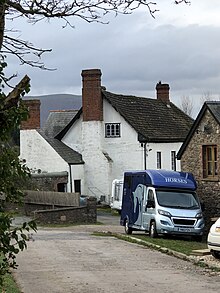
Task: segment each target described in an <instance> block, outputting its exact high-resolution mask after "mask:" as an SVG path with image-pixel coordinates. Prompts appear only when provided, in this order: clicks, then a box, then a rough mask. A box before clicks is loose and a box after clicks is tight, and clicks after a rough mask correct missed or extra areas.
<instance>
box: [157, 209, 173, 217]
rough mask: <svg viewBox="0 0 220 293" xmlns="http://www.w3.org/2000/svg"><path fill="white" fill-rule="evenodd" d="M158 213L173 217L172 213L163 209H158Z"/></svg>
mask: <svg viewBox="0 0 220 293" xmlns="http://www.w3.org/2000/svg"><path fill="white" fill-rule="evenodd" d="M158 213H159V214H160V215H162V216H165V217H169V218H171V214H170V213H169V212H167V211H163V210H158Z"/></svg>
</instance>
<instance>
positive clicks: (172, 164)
mask: <svg viewBox="0 0 220 293" xmlns="http://www.w3.org/2000/svg"><path fill="white" fill-rule="evenodd" d="M171 169H172V170H173V171H176V152H175V151H171Z"/></svg>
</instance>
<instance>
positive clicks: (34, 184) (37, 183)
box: [25, 172, 68, 191]
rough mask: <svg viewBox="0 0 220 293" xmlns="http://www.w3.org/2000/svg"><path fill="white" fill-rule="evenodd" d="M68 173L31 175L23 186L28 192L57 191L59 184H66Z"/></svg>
mask: <svg viewBox="0 0 220 293" xmlns="http://www.w3.org/2000/svg"><path fill="white" fill-rule="evenodd" d="M67 182H68V173H67V172H60V173H40V174H37V173H36V174H32V175H31V178H30V180H28V181H27V182H26V184H25V188H26V189H29V190H44V191H57V186H58V184H59V183H64V184H67Z"/></svg>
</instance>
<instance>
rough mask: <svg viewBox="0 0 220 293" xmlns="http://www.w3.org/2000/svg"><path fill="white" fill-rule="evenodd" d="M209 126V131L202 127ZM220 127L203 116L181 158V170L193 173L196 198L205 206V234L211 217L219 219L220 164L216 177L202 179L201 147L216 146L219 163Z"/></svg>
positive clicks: (212, 118) (209, 118)
mask: <svg viewBox="0 0 220 293" xmlns="http://www.w3.org/2000/svg"><path fill="white" fill-rule="evenodd" d="M205 125H209V131H206V130H205V128H204V126H205ZM219 134H220V127H219V124H218V123H217V122H216V120H215V119H214V117H213V116H212V115H211V114H210V112H209V111H207V112H206V113H205V115H204V116H203V118H202V120H201V122H200V126H199V128H198V129H197V131H196V132H195V133H194V135H193V137H192V138H191V140H190V142H189V144H188V146H187V148H186V150H185V152H184V153H183V155H182V158H181V170H182V171H186V172H191V173H193V175H194V177H195V179H196V181H197V184H198V190H197V193H198V196H199V198H200V200H201V201H202V202H203V203H204V205H205V210H204V217H205V222H206V229H205V230H206V232H207V231H208V230H209V228H210V226H211V224H212V223H213V221H212V218H213V217H220V163H218V174H219V175H218V176H217V178H216V177H215V178H213V179H212V180H210V179H208V178H203V166H202V146H203V145H208V144H216V145H217V147H218V152H217V155H218V158H217V159H218V162H220V135H219Z"/></svg>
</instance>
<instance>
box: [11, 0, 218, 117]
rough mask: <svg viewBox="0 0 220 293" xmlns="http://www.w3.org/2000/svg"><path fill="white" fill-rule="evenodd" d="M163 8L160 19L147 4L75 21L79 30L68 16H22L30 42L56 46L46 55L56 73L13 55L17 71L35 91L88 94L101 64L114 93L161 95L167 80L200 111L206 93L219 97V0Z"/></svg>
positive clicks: (164, 2)
mask: <svg viewBox="0 0 220 293" xmlns="http://www.w3.org/2000/svg"><path fill="white" fill-rule="evenodd" d="M157 9H159V10H160V11H159V12H157V13H156V15H155V17H156V18H155V19H153V18H152V17H151V16H150V14H149V13H148V11H146V10H144V9H140V10H137V11H135V12H134V13H133V14H132V15H120V16H117V17H112V19H111V22H110V24H108V25H102V24H95V23H93V24H88V23H86V22H83V21H79V20H76V19H75V20H74V19H73V20H72V23H73V24H74V25H75V28H74V29H72V28H70V27H69V28H68V27H67V28H65V29H63V28H62V24H63V23H62V21H51V22H50V23H47V22H41V23H38V24H36V25H31V24H28V23H27V22H21V21H18V20H15V21H14V22H13V27H14V28H16V29H20V30H21V37H22V38H23V39H28V40H29V41H30V42H32V43H33V44H34V45H36V46H38V47H43V48H52V52H51V53H48V54H46V55H45V56H44V59H43V60H44V62H45V65H46V66H48V67H52V68H56V69H57V70H55V71H41V70H39V69H32V68H29V67H27V66H18V60H15V59H9V60H10V63H9V65H10V70H11V69H13V70H14V71H16V72H17V73H18V76H19V77H20V78H21V77H23V75H24V74H28V75H29V76H30V77H31V92H30V94H31V95H42V94H54V93H69V94H77V95H78V94H81V71H82V70H83V69H89V68H100V69H101V71H102V85H104V86H105V87H106V88H107V90H108V91H111V92H114V93H121V94H132V95H137V96H145V97H155V86H156V83H157V82H158V81H162V82H163V83H169V85H170V96H171V101H172V102H174V103H175V104H177V105H178V106H179V104H180V99H181V97H183V96H189V97H190V98H192V99H193V100H194V101H195V104H196V105H197V106H196V108H197V109H195V110H194V111H195V112H197V110H198V105H199V104H200V97H202V96H204V95H205V94H207V93H209V94H210V95H216V97H218V98H219V96H220V37H219V35H220V17H219V14H220V1H219V0H211V1H210V0H192V1H191V5H190V6H189V5H185V4H181V5H175V4H174V1H173V0H158V1H157ZM9 25H10V27H12V24H9ZM199 106H201V105H199Z"/></svg>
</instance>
